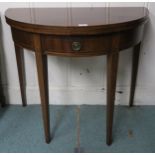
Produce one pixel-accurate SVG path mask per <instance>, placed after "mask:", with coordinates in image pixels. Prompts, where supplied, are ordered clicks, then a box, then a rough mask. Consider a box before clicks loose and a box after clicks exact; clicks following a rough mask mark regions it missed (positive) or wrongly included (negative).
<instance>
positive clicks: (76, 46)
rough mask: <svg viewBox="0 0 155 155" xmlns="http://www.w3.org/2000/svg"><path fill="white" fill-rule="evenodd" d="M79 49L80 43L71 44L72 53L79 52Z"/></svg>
mask: <svg viewBox="0 0 155 155" xmlns="http://www.w3.org/2000/svg"><path fill="white" fill-rule="evenodd" d="M80 49H81V43H80V42H77V41H75V42H73V43H72V50H73V51H79V50H80Z"/></svg>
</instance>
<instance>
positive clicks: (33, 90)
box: [4, 86, 155, 105]
mask: <svg viewBox="0 0 155 155" xmlns="http://www.w3.org/2000/svg"><path fill="white" fill-rule="evenodd" d="M26 90H27V103H28V104H39V103H40V96H39V90H38V87H27V89H26ZM129 90H130V87H117V88H116V100H115V104H116V105H128V102H129ZM4 92H5V96H6V102H7V103H8V104H21V103H22V101H21V95H20V89H19V87H8V86H5V87H4ZM154 92H155V88H143V87H137V88H136V93H135V100H134V104H135V105H155V93H154ZM49 103H50V104H55V105H74V104H75V105H76V104H88V105H96V104H100V105H106V90H104V89H103V88H92V87H90V88H87V89H83V88H78V87H68V88H63V87H57V88H54V87H53V88H49Z"/></svg>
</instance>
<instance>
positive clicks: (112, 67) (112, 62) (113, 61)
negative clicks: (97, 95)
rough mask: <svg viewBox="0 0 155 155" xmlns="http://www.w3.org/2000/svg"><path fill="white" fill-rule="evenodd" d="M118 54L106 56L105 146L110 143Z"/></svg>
mask: <svg viewBox="0 0 155 155" xmlns="http://www.w3.org/2000/svg"><path fill="white" fill-rule="evenodd" d="M118 58H119V53H117V52H116V53H109V54H108V56H107V138H106V142H107V145H110V144H111V143H112V125H113V113H114V102H115V89H116V78H117V68H118Z"/></svg>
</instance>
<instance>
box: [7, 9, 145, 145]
mask: <svg viewBox="0 0 155 155" xmlns="http://www.w3.org/2000/svg"><path fill="white" fill-rule="evenodd" d="M5 17H6V22H7V23H8V24H9V25H10V26H11V30H12V37H13V41H14V43H15V50H16V58H17V65H18V73H19V80H20V87H21V94H22V101H23V105H26V91H25V74H24V66H23V62H24V60H23V51H22V48H27V49H30V50H32V51H34V52H35V56H36V64H37V72H38V80H39V88H40V97H41V107H42V114H43V122H44V131H45V140H46V142H47V143H49V142H50V123H49V98H48V78H47V77H48V72H47V55H57V56H67V57H85V56H86V57H88V56H97V55H107V140H106V141H107V144H108V145H110V144H111V143H112V124H113V113H114V101H115V89H116V77H117V67H118V58H119V51H121V50H123V49H127V48H129V47H134V51H133V63H132V80H131V91H130V102H129V103H130V106H132V105H133V99H134V92H135V86H136V76H137V71H138V60H139V52H140V43H141V41H142V39H143V30H144V24H145V23H146V22H147V19H148V9H146V8H143V7H136V8H131V7H126V8H122V7H119V8H100V7H99V8H30V9H28V8H18V9H17V8H15V9H8V10H7V11H6V13H5ZM73 45H74V46H73Z"/></svg>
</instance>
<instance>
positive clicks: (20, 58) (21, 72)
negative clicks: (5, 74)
mask: <svg viewBox="0 0 155 155" xmlns="http://www.w3.org/2000/svg"><path fill="white" fill-rule="evenodd" d="M15 53H16V60H17V68H18V76H19V83H20V90H21V97H22V104H23V106H26V105H27V100H26V78H25V63H24V51H23V48H22V47H20V46H18V45H17V44H15Z"/></svg>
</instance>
